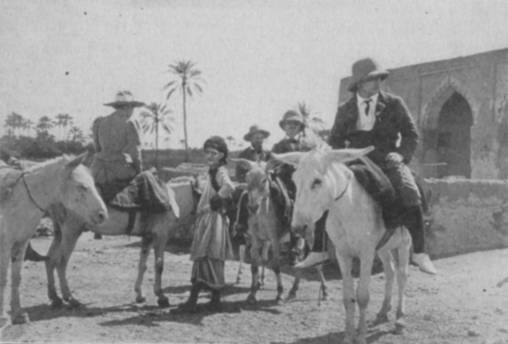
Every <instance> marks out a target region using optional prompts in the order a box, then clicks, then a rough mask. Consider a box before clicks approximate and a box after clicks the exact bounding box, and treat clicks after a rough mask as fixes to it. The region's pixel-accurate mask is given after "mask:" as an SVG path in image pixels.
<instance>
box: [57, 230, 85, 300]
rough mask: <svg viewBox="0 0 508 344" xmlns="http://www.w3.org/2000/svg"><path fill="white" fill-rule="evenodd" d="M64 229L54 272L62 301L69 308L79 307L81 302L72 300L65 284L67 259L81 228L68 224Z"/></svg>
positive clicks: (69, 290) (66, 283) (67, 284)
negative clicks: (58, 283)
mask: <svg viewBox="0 0 508 344" xmlns="http://www.w3.org/2000/svg"><path fill="white" fill-rule="evenodd" d="M67 226H68V227H67ZM64 228H65V229H64V230H63V231H62V241H61V244H60V248H59V250H58V252H59V254H58V256H57V264H56V272H57V274H58V280H59V281H60V289H61V291H62V297H63V299H64V301H66V302H67V303H68V304H69V306H71V307H79V306H81V302H79V301H78V300H77V299H76V298H74V296H73V295H72V293H71V289H70V288H69V283H68V282H67V265H68V264H69V259H70V257H71V255H72V252H73V251H74V247H76V242H77V241H78V238H79V237H80V235H81V233H82V227H81V226H78V227H76V228H74V227H71V226H70V224H65V225H64Z"/></svg>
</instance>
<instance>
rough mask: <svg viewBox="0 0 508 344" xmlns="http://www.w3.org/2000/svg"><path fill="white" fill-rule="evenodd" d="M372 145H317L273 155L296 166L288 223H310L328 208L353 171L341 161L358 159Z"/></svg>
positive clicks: (343, 189)
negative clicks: (314, 147) (307, 150)
mask: <svg viewBox="0 0 508 344" xmlns="http://www.w3.org/2000/svg"><path fill="white" fill-rule="evenodd" d="M372 149H373V148H372V147H368V148H364V149H337V150H332V149H328V148H320V149H316V150H313V151H310V152H305V153H303V152H294V153H286V154H280V155H274V157H275V159H277V160H280V161H283V162H285V163H288V164H292V165H293V166H295V167H296V171H295V173H294V174H293V181H294V182H295V185H296V197H295V204H294V209H293V219H292V227H294V228H301V227H305V226H307V227H312V226H313V225H314V223H315V222H316V221H317V220H319V218H321V216H322V215H323V213H324V212H325V211H326V210H328V209H330V207H331V205H332V204H333V202H334V201H335V199H336V198H337V196H340V195H341V193H343V192H345V191H346V190H347V186H348V184H349V182H350V180H351V178H353V175H352V172H351V171H350V170H349V169H347V168H346V166H345V165H344V163H346V162H348V161H351V160H356V159H359V158H361V157H362V156H364V155H365V154H367V153H369V152H370V151H372Z"/></svg>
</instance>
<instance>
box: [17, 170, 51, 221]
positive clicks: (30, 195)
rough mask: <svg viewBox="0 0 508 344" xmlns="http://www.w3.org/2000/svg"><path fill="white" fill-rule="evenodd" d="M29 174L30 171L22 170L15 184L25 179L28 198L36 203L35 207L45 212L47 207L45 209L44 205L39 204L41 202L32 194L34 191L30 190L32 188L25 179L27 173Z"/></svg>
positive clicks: (24, 183)
mask: <svg viewBox="0 0 508 344" xmlns="http://www.w3.org/2000/svg"><path fill="white" fill-rule="evenodd" d="M26 174H28V172H21V175H20V176H19V177H18V179H16V182H15V183H14V185H16V184H17V183H18V182H19V180H20V179H21V180H22V181H23V185H24V186H25V191H26V193H27V194H28V198H29V199H30V201H31V202H32V203H33V204H34V205H35V207H36V208H37V209H39V210H40V211H42V212H43V213H45V212H46V209H44V208H43V207H41V206H40V205H39V203H38V202H37V201H36V200H35V198H34V196H33V195H32V193H31V192H30V188H29V187H28V183H27V181H26V179H25V175H26Z"/></svg>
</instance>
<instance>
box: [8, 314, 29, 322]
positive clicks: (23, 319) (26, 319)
mask: <svg viewBox="0 0 508 344" xmlns="http://www.w3.org/2000/svg"><path fill="white" fill-rule="evenodd" d="M11 321H12V324H13V325H19V324H26V323H29V322H30V318H29V317H28V313H26V312H23V313H19V314H17V315H15V316H14V317H12V319H11Z"/></svg>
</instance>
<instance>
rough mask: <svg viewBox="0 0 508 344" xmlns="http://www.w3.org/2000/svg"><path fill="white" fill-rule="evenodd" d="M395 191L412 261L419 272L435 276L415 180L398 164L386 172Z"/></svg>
mask: <svg viewBox="0 0 508 344" xmlns="http://www.w3.org/2000/svg"><path fill="white" fill-rule="evenodd" d="M386 172H387V173H386V174H387V176H388V177H389V178H390V181H391V182H392V184H393V186H394V188H395V190H396V191H397V193H398V194H399V196H400V198H401V202H402V205H403V206H404V211H403V214H402V222H403V224H404V225H405V226H406V228H407V229H408V230H409V233H410V234H411V239H412V240H413V250H414V253H413V256H412V260H413V262H414V263H416V264H417V265H418V266H419V268H420V270H421V271H423V272H426V273H429V274H436V273H437V270H436V268H435V267H434V264H433V263H432V261H431V260H430V257H429V255H428V254H427V253H425V252H424V250H425V237H424V224H423V211H422V207H421V195H420V192H419V190H418V186H417V185H416V181H415V178H414V176H413V174H412V173H411V170H410V169H409V167H407V166H406V165H405V164H402V163H401V164H398V165H397V166H395V167H392V168H390V169H389V170H387V171H386Z"/></svg>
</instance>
